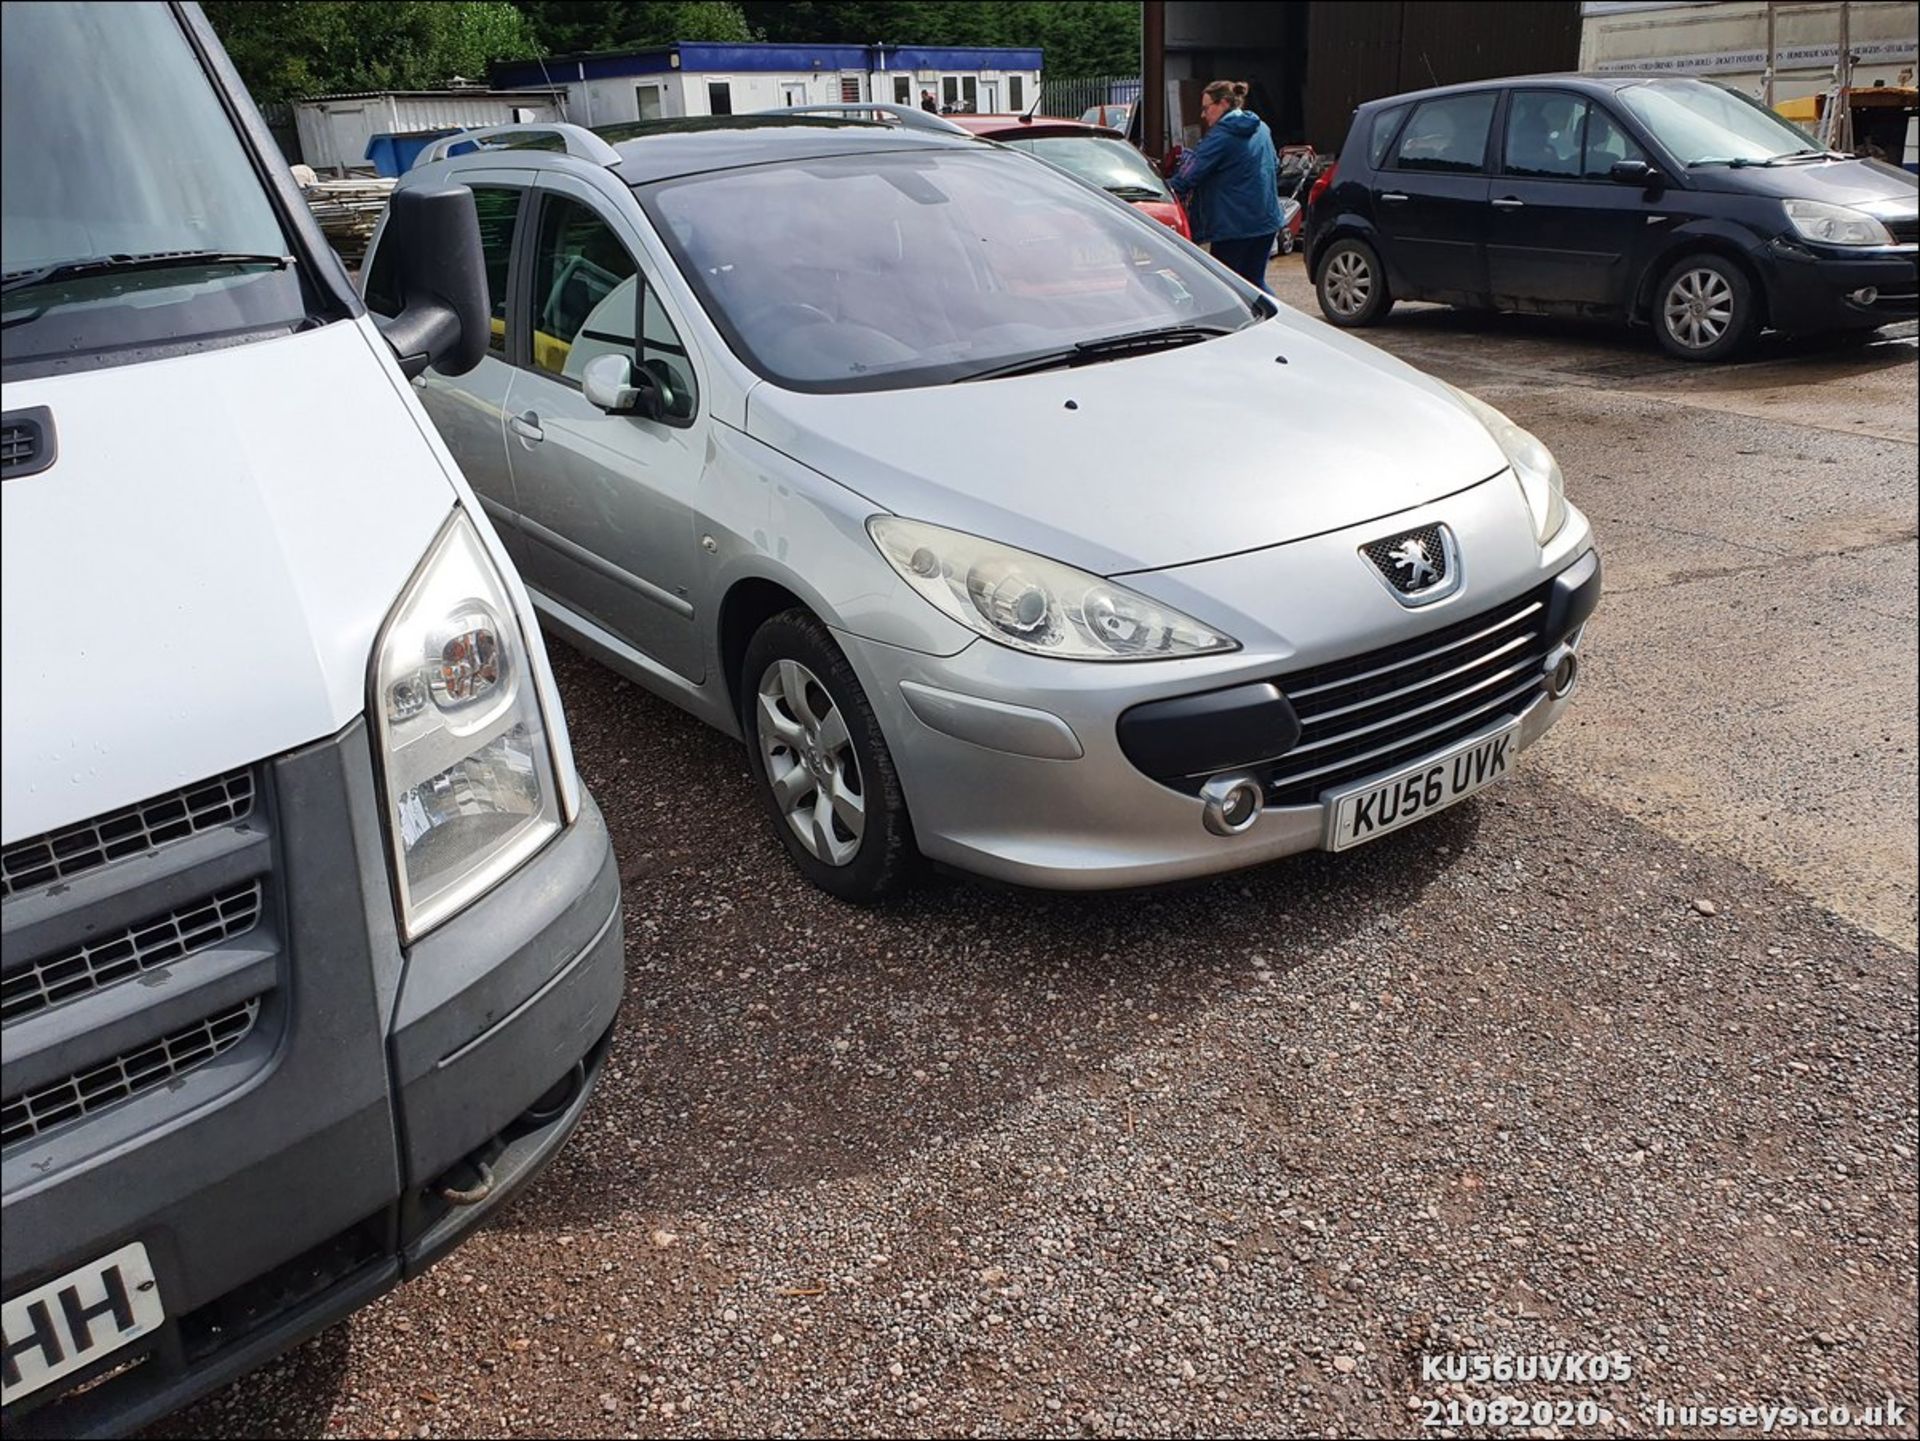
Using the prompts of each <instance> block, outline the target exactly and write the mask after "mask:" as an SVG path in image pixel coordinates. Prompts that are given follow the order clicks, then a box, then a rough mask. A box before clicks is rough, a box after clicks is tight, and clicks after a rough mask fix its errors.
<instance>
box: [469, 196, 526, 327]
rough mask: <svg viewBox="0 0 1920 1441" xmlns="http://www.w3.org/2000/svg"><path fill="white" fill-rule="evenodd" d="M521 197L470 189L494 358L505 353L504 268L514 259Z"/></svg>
mask: <svg viewBox="0 0 1920 1441" xmlns="http://www.w3.org/2000/svg"><path fill="white" fill-rule="evenodd" d="M522 193H523V192H521V191H518V190H511V189H506V188H504V187H501V186H495V185H476V186H474V187H473V208H474V210H475V211H477V212H478V213H479V216H480V252H481V254H482V255H484V256H485V257H486V260H487V306H488V314H490V315H491V316H492V317H493V324H492V326H491V328H490V333H489V334H488V336H487V349H489V350H491V351H492V352H493V353H494V354H495V355H505V354H506V353H507V267H508V264H509V263H510V262H511V261H512V259H513V232H514V228H515V227H516V226H517V225H518V224H519V222H520V197H521V195H522Z"/></svg>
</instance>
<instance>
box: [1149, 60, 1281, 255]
mask: <svg viewBox="0 0 1920 1441" xmlns="http://www.w3.org/2000/svg"><path fill="white" fill-rule="evenodd" d="M1246 100H1247V87H1246V83H1245V82H1244V81H1240V80H1216V81H1214V82H1213V83H1212V84H1211V85H1209V86H1208V87H1207V88H1206V89H1205V90H1203V91H1201V92H1200V118H1201V119H1202V120H1203V121H1204V122H1205V123H1206V126H1207V134H1206V138H1205V139H1204V140H1202V141H1201V142H1200V143H1199V144H1198V145H1196V146H1195V147H1194V148H1193V149H1192V150H1190V151H1188V152H1187V154H1186V156H1185V158H1183V159H1182V160H1181V162H1180V168H1179V170H1177V171H1176V172H1175V173H1174V176H1173V179H1172V180H1171V181H1170V182H1169V183H1170V184H1171V185H1172V186H1173V189H1174V193H1175V194H1177V195H1178V196H1180V198H1181V199H1182V200H1184V201H1185V202H1186V205H1187V219H1188V220H1189V221H1190V222H1191V223H1192V226H1193V238H1194V239H1195V240H1196V241H1204V242H1206V243H1207V246H1208V248H1209V249H1210V250H1212V252H1213V255H1214V258H1215V259H1216V260H1218V261H1219V262H1220V263H1221V264H1222V265H1224V266H1226V267H1227V268H1228V269H1229V270H1231V271H1233V272H1234V274H1236V275H1243V276H1245V277H1246V278H1247V279H1248V280H1251V281H1252V282H1253V283H1254V284H1255V285H1257V286H1259V287H1260V288H1261V289H1262V290H1265V289H1266V288H1267V256H1268V255H1269V254H1270V253H1271V252H1272V250H1273V237H1274V236H1275V234H1277V233H1278V231H1279V229H1280V197H1279V192H1278V190H1277V188H1276V184H1275V171H1276V170H1277V169H1278V162H1277V161H1276V160H1275V158H1274V153H1273V136H1272V134H1271V133H1270V132H1269V131H1268V129H1267V126H1266V122H1265V121H1263V120H1262V119H1261V118H1260V117H1259V116H1258V115H1255V114H1254V113H1253V112H1252V111H1251V110H1248V109H1246V108H1245V105H1246Z"/></svg>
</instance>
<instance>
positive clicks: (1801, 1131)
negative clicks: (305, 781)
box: [153, 651, 1920, 1436]
mask: <svg viewBox="0 0 1920 1441" xmlns="http://www.w3.org/2000/svg"><path fill="white" fill-rule="evenodd" d="M556 662H557V665H558V668H559V671H560V675H561V683H562V687H563V690H564V691H565V694H566V700H567V705H568V713H569V717H570V720H571V723H572V726H573V731H574V735H575V744H576V746H577V748H578V750H579V753H580V756H581V759H582V766H583V770H584V773H585V775H586V779H587V781H588V783H589V784H590V785H591V786H592V788H593V789H594V791H595V793H596V795H597V796H598V798H599V800H600V802H601V804H602V806H603V807H604V808H605V809H606V811H607V813H608V815H609V817H610V819H611V820H612V822H613V825H614V828H615V844H616V846H617V848H618V850H619V853H620V855H621V857H622V859H623V863H624V874H625V883H626V893H625V902H626V924H627V935H628V966H629V987H628V993H627V1001H626V1009H625V1011H624V1013H623V1018H622V1022H623V1023H622V1026H621V1029H620V1032H619V1036H618V1039H617V1041H616V1044H615V1047H614V1050H613V1053H612V1058H611V1062H610V1068H609V1070H608V1072H607V1074H606V1077H605V1079H604V1081H603V1084H602V1086H601V1088H600V1091H599V1094H598V1096H597V1098H596V1100H595V1102H594V1104H593V1106H592V1108H591V1110H590V1112H589V1114H588V1116H587V1118H586V1120H585V1122H584V1123H583V1125H582V1127H581V1129H580V1131H579V1132H578V1134H577V1135H576V1136H575V1138H574V1139H573V1141H572V1142H571V1144H570V1145H569V1146H568V1147H567V1148H566V1150H565V1152H564V1153H563V1155H562V1156H561V1158H560V1160H559V1161H558V1162H557V1163H556V1165H555V1166H554V1167H553V1169H552V1170H551V1171H550V1172H549V1174H548V1175H547V1177H546V1178H545V1179H544V1180H543V1182H542V1183H541V1184H540V1185H539V1186H538V1187H537V1188H535V1189H534V1190H533V1191H531V1192H530V1193H528V1194H527V1195H526V1196H525V1197H523V1198H522V1199H521V1200H520V1201H519V1202H518V1203H517V1204H516V1205H515V1206H514V1207H513V1208H512V1209H511V1210H510V1211H509V1212H508V1213H507V1214H506V1215H505V1216H504V1217H503V1218H502V1219H501V1221H500V1222H499V1223H498V1224H496V1225H495V1226H494V1227H493V1228H492V1229H491V1230H489V1231H488V1232H486V1233H484V1234H482V1235H481V1236H479V1237H477V1238H476V1239H475V1240H473V1241H472V1242H470V1243H469V1244H468V1245H466V1246H465V1247H463V1248H462V1249H461V1250H460V1251H459V1252H457V1253H456V1254H455V1255H454V1256H453V1257H452V1258H451V1259H449V1260H448V1261H446V1262H444V1263H443V1264H442V1265H441V1266H440V1267H439V1268H437V1269H436V1270H435V1271H433V1272H432V1273H430V1274H429V1276H428V1277H426V1278H425V1279H424V1280H423V1281H422V1282H419V1283H416V1284H414V1285H412V1286H410V1287H407V1288H405V1289H404V1290H402V1291H400V1292H398V1293H396V1294H395V1295H393V1296H391V1297H390V1298H388V1299H387V1300H386V1301H384V1302H382V1303H381V1304H379V1305H376V1306H374V1307H372V1308H370V1309H368V1310H367V1311H365V1312H363V1313H361V1314H360V1315H358V1316H356V1317H355V1318H353V1319H352V1320H351V1321H349V1322H347V1323H345V1324H343V1325H341V1326H338V1327H335V1328H334V1329H333V1330H332V1331H330V1332H329V1333H327V1334H326V1335H324V1336H322V1337H320V1338H319V1339H317V1340H316V1341H314V1342H311V1343H309V1344H308V1345H307V1346H305V1347H303V1348H301V1349H299V1350H298V1351H296V1352H294V1353H292V1354H291V1355H289V1356H288V1357H286V1358H283V1359H282V1360H281V1361H279V1362H277V1363H275V1364H274V1365H273V1366H271V1367H269V1368H268V1369H266V1370H265V1371H263V1372H260V1373H257V1374H256V1375H255V1376H253V1377H250V1378H248V1379H246V1380H244V1381H242V1382H240V1383H238V1384H237V1385H235V1386H233V1387H231V1388H229V1389H228V1390H227V1391H225V1392H223V1393H221V1394H220V1395H218V1396H216V1397H214V1398H212V1399H210V1400H209V1401H207V1402H205V1403H202V1404H201V1405H199V1406H197V1407H194V1408H192V1409H190V1410H189V1411H187V1412H184V1413H182V1414H180V1415H178V1416H176V1417H174V1418H172V1419H171V1420H169V1421H168V1422H167V1423H165V1424H164V1425H163V1426H162V1427H160V1428H158V1429H157V1430H156V1431H155V1432H154V1433H153V1434H155V1435H165V1436H191V1435H209V1436H259V1435H274V1436H278V1435H289V1436H293V1435H322V1434H335V1433H350V1434H368V1435H398V1436H413V1435H451V1434H477V1433H487V1434H507V1433H511V1434H519V1435H527V1434H537V1435H582V1434H599V1433H607V1434H632V1435H649V1436H651V1435H705V1434H716V1433H718V1434H793V1435H800V1434H806V1435H822V1434H855V1435H926V1436H950V1435H987V1436H993V1435H1015V1434H1018V1435H1035V1434H1050V1435H1052V1434H1094V1435H1106V1434H1134V1435H1139V1434H1177V1435H1213V1434H1233V1435H1270V1434H1277V1433H1286V1434H1295V1433H1338V1434H1346V1435H1413V1434H1420V1423H1421V1420H1422V1417H1423V1411H1422V1409H1421V1403H1422V1402H1424V1401H1428V1400H1433V1399H1436V1397H1437V1395H1438V1387H1437V1386H1436V1385H1435V1383H1433V1382H1430V1381H1428V1382H1423V1381H1421V1380H1420V1376H1419V1358H1420V1357H1421V1356H1422V1355H1423V1354H1436V1353H1459V1352H1473V1351H1492V1352H1505V1353H1520V1354H1524V1353H1532V1352H1555V1351H1571V1352H1580V1353H1588V1352H1599V1353H1607V1352H1618V1353H1622V1354H1624V1355H1625V1356H1627V1357H1629V1358H1631V1363H1632V1366H1633V1378H1632V1380H1631V1381H1629V1382H1626V1383H1614V1382H1608V1383H1603V1384H1590V1383H1589V1384H1575V1385H1565V1384H1562V1385H1558V1386H1555V1385H1548V1384H1546V1383H1530V1384H1525V1385H1517V1384H1507V1385H1499V1384H1486V1385H1483V1384H1476V1383H1471V1382H1469V1383H1466V1384H1465V1385H1463V1386H1460V1387H1458V1388H1457V1389H1455V1390H1453V1391H1451V1392H1450V1393H1449V1394H1450V1395H1451V1396H1453V1397H1454V1398H1456V1399H1457V1398H1466V1399H1480V1400H1484V1399H1488V1398H1491V1397H1495V1396H1499V1395H1505V1394H1513V1395H1518V1396H1520V1397H1522V1398H1524V1399H1528V1400H1535V1399H1540V1400H1548V1401H1579V1400H1583V1399H1590V1400H1593V1401H1595V1402H1597V1403H1598V1404H1599V1405H1600V1406H1602V1407H1604V1408H1605V1420H1604V1421H1603V1422H1602V1424H1601V1425H1600V1426H1599V1427H1597V1428H1591V1429H1589V1430H1588V1431H1587V1432H1586V1434H1596V1433H1597V1434H1648V1433H1649V1432H1651V1431H1652V1430H1653V1429H1654V1428H1653V1426H1652V1411H1651V1408H1652V1405H1653V1404H1654V1403H1655V1402H1657V1401H1662V1400H1665V1401H1669V1402H1672V1403H1675V1404H1698V1403H1706V1404H1728V1403H1740V1402H1749V1401H1751V1402H1756V1403H1757V1402H1762V1401H1794V1402H1801V1403H1808V1402H1827V1403H1836V1402H1839V1403H1849V1404H1854V1405H1866V1404H1871V1403H1875V1402H1879V1401H1881V1400H1883V1399H1884V1398H1885V1397H1886V1396H1887V1395H1889V1394H1890V1395H1892V1396H1893V1397H1895V1398H1898V1399H1900V1400H1901V1401H1903V1402H1904V1403H1905V1404H1906V1405H1907V1406H1908V1407H1909V1408H1911V1407H1912V1406H1913V1405H1914V1403H1915V1401H1916V1399H1917V1398H1916V1369H1917V1362H1916V1349H1917V1347H1920V1339H1917V1337H1916V1320H1915V1316H1916V1290H1915V1275H1916V1255H1915V1238H1916V1229H1917V1227H1920V1218H1917V1216H1916V1169H1915V1152H1916V1145H1917V1142H1916V1119H1917V1114H1920V1113H1917V1112H1916V1081H1915V1070H1914V1061H1915V1055H1916V1045H1917V1040H1916V1005H1917V1001H1916V982H1915V966H1914V959H1913V956H1912V955H1911V954H1910V953H1909V952H1907V951H1905V950H1904V949H1902V948H1900V947H1897V946H1894V945H1891V944H1889V943H1888V942H1886V941H1884V940H1881V939H1879V938H1877V937H1875V936H1873V935H1872V934H1870V933H1868V932H1866V931H1863V930H1860V929H1856V928H1854V927H1852V926H1850V925H1848V924H1846V923H1845V922H1842V921H1840V920H1839V919H1837V918H1836V917H1834V916H1833V915H1832V914H1831V913H1829V912H1827V911H1825V910H1822V909H1820V908H1818V907H1816V906H1815V905H1813V904H1811V903H1809V902H1807V901H1805V900H1803V899H1801V898H1800V897H1799V896H1798V895H1797V894H1796V893H1795V892H1793V891H1791V890H1789V889H1787V888H1785V887H1783V886H1782V885H1780V884H1779V883H1777V882H1775V881H1773V880H1770V879H1767V878H1765V877H1763V876H1762V875H1760V874H1759V873H1757V872H1754V871H1750V870H1747V869H1744V868H1742V867H1740V866H1738V865H1736V864H1734V863H1732V862H1730V861H1726V860H1722V859H1716V858H1713V857H1711V856H1707V855H1704V854H1701V853H1698V852H1695V851H1692V850H1688V849H1686V848H1683V847H1681V846H1680V845H1678V844H1676V843H1674V842H1672V841H1669V840H1667V839H1665V838H1663V837H1662V836H1660V835H1659V834H1657V833H1656V832H1654V831H1652V830H1649V829H1648V828H1646V827H1644V826H1642V825H1641V824H1639V823H1637V822H1635V821H1632V820H1630V819H1627V818H1625V817H1623V816H1622V815H1620V814H1619V813H1617V812H1616V811H1614V810H1612V809H1611V808H1609V807H1607V806H1604V805H1602V804H1600V803H1598V802H1595V801H1593V800H1591V799H1588V798H1586V797H1583V796H1581V795H1579V794H1577V793H1576V792H1574V791H1572V790H1569V789H1566V788H1564V787H1561V786H1559V785H1557V784H1555V783H1553V782H1551V781H1548V780H1546V779H1544V778H1543V777H1542V776H1541V774H1540V773H1539V770H1538V768H1535V769H1534V770H1533V771H1532V772H1531V773H1530V772H1529V768H1528V767H1527V766H1525V764H1524V763H1523V765H1522V767H1521V770H1520V773H1519V774H1518V775H1517V776H1516V778H1515V779H1514V780H1513V781H1512V782H1510V783H1508V784H1507V785H1505V786H1503V787H1500V788H1498V789H1497V790H1496V791H1494V792H1491V793H1489V794H1488V795H1485V796H1483V797H1480V798H1478V799H1476V800H1475V801H1472V802H1469V803H1467V804H1465V805H1464V806H1461V807H1459V808H1456V809H1455V810H1454V811H1451V812H1449V813H1447V814H1446V815H1444V816H1441V817H1437V818H1436V819H1435V820H1433V821H1431V822H1429V823H1427V824H1425V825H1423V826H1421V827H1417V828H1415V829H1414V830H1413V831H1411V832H1403V833H1400V834H1398V835H1395V836H1392V837H1389V838H1387V839H1385V840H1383V841H1381V842H1379V843H1376V844H1375V845H1373V846H1370V847H1367V848H1365V849H1363V850H1361V851H1358V852H1353V853H1349V854H1347V855H1345V856H1341V857H1328V856H1309V857H1304V858H1300V859H1298V860H1295V861H1292V862H1288V863H1284V864H1281V865H1278V866H1272V867H1268V868H1265V869H1262V870H1259V871H1255V872H1250V873H1247V874H1245V875H1242V876H1238V877H1229V878H1226V879H1223V880H1217V881H1213V882H1209V883H1206V884H1201V885H1196V886H1192V887H1189V888H1186V889H1182V890H1177V891H1167V892H1158V893H1152V894H1143V895H1130V896H1121V897H1079V898H1076V897H1058V896H1037V895H1031V894H1025V893H1019V892H1011V891H1000V890H992V889H987V888H985V887H982V886H979V885H976V884H973V883H970V882H964V881H960V880H956V879H950V878H944V877H936V878H934V879H932V880H930V881H929V882H928V883H927V884H926V885H925V886H923V887H922V888H921V889H920V890H919V891H918V892H916V893H915V894H913V895H912V896H910V897H908V898H907V899H905V900H903V901H901V902H899V903H897V904H895V905H893V906H891V907H890V908H888V909H886V910H883V911H878V912H860V911H854V910H850V909H847V908H844V907H841V906H839V905H838V904H837V903H835V902H832V901H830V900H828V899H826V898H824V897H822V896H820V895H818V894H816V893H813V892H811V891H809V890H808V889H807V888H806V887H805V886H803V885H802V884H801V883H800V882H799V881H798V879H797V878H796V877H795V875H794V874H793V873H792V872H791V871H790V869H789V868H788V867H787V866H786V864H785V862H784V859H783V857H782V856H781V854H780V852H779V851H778V849H777V846H776V844H775V842H774V840H773V838H772V836H771V835H770V834H769V833H768V831H767V829H766V827H765V825H764V823H763V822H762V820H761V819H760V816H759V813H758V812H757V810H756V809H755V808H754V805H753V801H752V796H751V793H750V791H749V789H748V783H747V776H746V768H745V763H744V753H743V752H742V751H741V750H740V749H739V748H738V747H737V746H736V745H734V744H733V743H732V742H729V741H726V740H725V739H723V738H721V737H720V736H718V735H717V734H714V733H711V732H708V731H705V730H703V729H701V728H700V727H699V726H697V725H696V724H694V723H693V722H691V721H688V720H686V719H685V718H683V717H680V716H678V715H677V714H675V713H673V712H672V711H670V710H669V709H668V708H667V707H665V706H664V705H662V704H661V703H659V702H656V701H654V700H652V699H650V698H649V697H647V696H646V695H645V694H644V693H642V692H641V691H639V690H638V689H637V688H635V687H633V686H631V685H629V684H627V683H625V682H623V681H621V680H619V679H617V678H615V677H614V676H612V675H611V674H610V673H608V672H606V671H604V670H602V669H600V668H598V667H597V666H594V665H592V664H590V663H589V662H587V661H585V660H582V659H580V658H579V657H576V656H573V655H571V654H569V653H567V652H565V651H556ZM1911 1416H1912V1412H1911V1410H1909V1413H1908V1420H1907V1421H1906V1422H1905V1423H1904V1424H1902V1425H1900V1426H1897V1427H1890V1428H1885V1429H1884V1431H1883V1433H1882V1434H1906V1435H1911V1434H1913V1429H1912V1428H1913V1423H1912V1420H1911ZM1523 1429H1524V1428H1523ZM1429 1434H1431V1433H1429ZM1549 1434H1552V1433H1549ZM1850 1434H1873V1433H1860V1432H1854V1433H1850Z"/></svg>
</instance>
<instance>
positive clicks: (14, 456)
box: [0, 405, 58, 480]
mask: <svg viewBox="0 0 1920 1441" xmlns="http://www.w3.org/2000/svg"><path fill="white" fill-rule="evenodd" d="M57 449H58V446H57V443H56V442H55V439H54V433H53V412H52V411H50V410H48V409H47V407H46V406H44V405H30V406H28V407H27V408H26V409H25V410H9V411H7V412H6V413H5V414H4V415H0V480H18V479H20V478H21V477H22V476H28V475H37V474H39V473H40V472H41V471H43V470H45V469H46V468H47V467H48V466H50V465H52V464H53V462H54V458H55V453H56V451H57Z"/></svg>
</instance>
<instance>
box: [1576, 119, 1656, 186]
mask: <svg viewBox="0 0 1920 1441" xmlns="http://www.w3.org/2000/svg"><path fill="white" fill-rule="evenodd" d="M1646 158H1647V152H1646V151H1644V150H1642V149H1641V148H1640V147H1639V146H1638V145H1636V144H1635V143H1634V141H1633V137H1632V136H1630V135H1628V134H1627V132H1626V131H1624V130H1622V129H1621V128H1620V122H1619V121H1617V120H1615V119H1614V118H1613V117H1612V116H1611V115H1609V114H1607V112H1606V111H1604V110H1602V109H1601V108H1600V107H1599V106H1598V105H1596V106H1594V107H1593V110H1592V112H1591V113H1590V114H1589V115H1588V117H1587V164H1586V171H1585V174H1586V176H1587V178H1588V179H1589V180H1605V179H1606V178H1607V172H1608V171H1609V170H1611V169H1613V166H1614V162H1615V161H1619V160H1645V159H1646Z"/></svg>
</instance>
